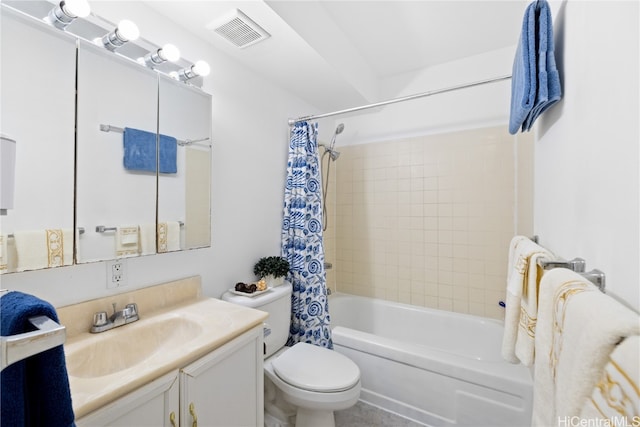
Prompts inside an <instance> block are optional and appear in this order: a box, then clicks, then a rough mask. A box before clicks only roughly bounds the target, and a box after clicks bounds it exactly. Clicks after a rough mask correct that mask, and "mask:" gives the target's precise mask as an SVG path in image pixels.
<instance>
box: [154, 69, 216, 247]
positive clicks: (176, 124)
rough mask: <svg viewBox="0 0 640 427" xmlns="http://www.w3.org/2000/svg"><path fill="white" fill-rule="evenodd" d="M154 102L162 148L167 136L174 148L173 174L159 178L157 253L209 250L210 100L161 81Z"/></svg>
mask: <svg viewBox="0 0 640 427" xmlns="http://www.w3.org/2000/svg"><path fill="white" fill-rule="evenodd" d="M159 98H160V99H159V104H158V105H159V107H158V108H159V110H158V119H159V121H158V123H159V129H160V135H161V144H162V143H163V142H164V138H165V137H166V136H170V137H173V138H175V139H177V144H178V146H177V147H178V148H177V162H176V163H177V165H176V173H174V174H167V173H161V174H159V178H158V251H159V252H170V251H173V250H180V249H193V248H200V247H205V246H209V245H210V244H211V218H210V212H211V208H210V194H211V138H210V136H211V96H210V95H209V94H206V93H204V92H202V91H201V90H199V89H197V88H195V87H188V86H185V85H184V84H182V83H180V82H177V81H175V80H173V79H171V78H168V77H166V76H160V90H159ZM162 149H163V147H162V146H161V147H160V150H161V151H160V154H161V155H162Z"/></svg>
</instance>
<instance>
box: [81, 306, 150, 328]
mask: <svg viewBox="0 0 640 427" xmlns="http://www.w3.org/2000/svg"><path fill="white" fill-rule="evenodd" d="M112 305H113V314H112V315H111V316H109V317H108V318H107V312H106V311H99V312H97V313H95V314H94V315H93V326H91V329H90V332H91V333H93V334H97V333H99V332H104V331H108V330H109V329H113V328H117V327H118V326H122V325H126V324H127V323H131V322H135V321H136V320H138V319H139V317H138V305H137V304H136V303H131V304H127V305H126V306H125V307H124V309H123V310H120V311H118V310H116V303H115V302H114V303H113V304H112Z"/></svg>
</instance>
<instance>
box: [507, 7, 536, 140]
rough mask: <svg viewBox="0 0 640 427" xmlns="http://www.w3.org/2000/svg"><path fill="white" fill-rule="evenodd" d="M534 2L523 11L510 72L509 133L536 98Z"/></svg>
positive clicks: (512, 132)
mask: <svg viewBox="0 0 640 427" xmlns="http://www.w3.org/2000/svg"><path fill="white" fill-rule="evenodd" d="M535 9H536V4H535V3H531V4H530V5H529V6H528V7H527V9H526V10H525V13H524V18H523V20H522V31H521V33H520V40H519V41H518V48H517V49H516V57H515V59H514V60H513V69H512V73H511V115H510V117H509V133H511V134H512V135H515V134H516V133H517V132H518V130H519V129H520V126H521V125H522V123H523V122H524V120H525V119H526V117H527V115H528V114H529V112H530V111H531V109H532V108H533V105H534V103H535V100H536V54H535V51H536V40H535V34H536V25H535Z"/></svg>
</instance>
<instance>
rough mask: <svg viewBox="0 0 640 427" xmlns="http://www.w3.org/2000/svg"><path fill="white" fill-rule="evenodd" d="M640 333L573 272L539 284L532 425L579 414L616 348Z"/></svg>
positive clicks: (624, 311) (621, 309)
mask: <svg viewBox="0 0 640 427" xmlns="http://www.w3.org/2000/svg"><path fill="white" fill-rule="evenodd" d="M639 333H640V323H639V321H638V315H637V314H636V313H634V312H633V311H631V310H629V309H628V308H626V307H625V306H623V305H622V304H620V303H619V302H617V301H615V300H614V299H613V298H611V297H609V296H607V295H605V294H604V293H602V292H600V291H599V290H598V288H597V287H595V286H594V285H593V284H591V283H590V282H587V281H586V280H585V279H584V278H583V277H582V276H580V275H578V274H577V273H574V272H573V271H571V270H567V269H564V268H557V269H553V270H551V271H549V272H547V273H545V275H544V276H543V278H542V282H541V284H540V295H539V310H538V325H537V327H536V343H535V351H536V354H537V355H538V356H537V357H536V359H535V373H534V397H533V417H532V418H533V419H532V426H541V427H542V426H544V427H548V426H556V425H559V424H560V423H562V422H563V421H562V420H568V419H571V417H576V416H579V415H580V411H581V409H582V407H583V406H584V404H585V402H586V399H587V398H588V396H589V395H590V394H591V392H592V390H593V387H594V386H595V384H596V383H597V381H598V379H599V376H600V373H601V372H602V369H603V368H604V366H605V364H606V363H607V360H608V357H609V354H610V353H611V351H612V350H613V348H614V346H615V345H616V344H617V343H618V342H620V340H621V339H622V338H624V337H627V336H630V335H637V334H639Z"/></svg>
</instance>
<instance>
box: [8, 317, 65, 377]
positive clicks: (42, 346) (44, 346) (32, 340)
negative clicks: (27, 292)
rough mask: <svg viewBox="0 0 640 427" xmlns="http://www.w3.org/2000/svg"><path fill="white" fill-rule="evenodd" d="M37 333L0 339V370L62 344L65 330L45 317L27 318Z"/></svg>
mask: <svg viewBox="0 0 640 427" xmlns="http://www.w3.org/2000/svg"><path fill="white" fill-rule="evenodd" d="M29 322H31V324H32V325H33V326H35V327H36V328H38V330H37V331H33V332H26V333H24V334H18V335H12V336H8V337H0V370H2V369H4V368H6V367H7V366H9V365H11V364H12V363H15V362H19V361H20V360H23V359H26V358H27V357H29V356H33V355H34V354H38V353H42V352H43V351H46V350H49V349H51V348H54V347H57V346H59V345H62V344H64V341H65V338H66V329H65V327H64V326H62V325H60V324H58V323H56V322H54V321H53V320H51V319H49V318H48V317H47V316H36V317H31V318H29Z"/></svg>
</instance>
